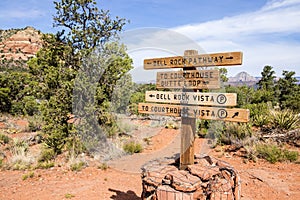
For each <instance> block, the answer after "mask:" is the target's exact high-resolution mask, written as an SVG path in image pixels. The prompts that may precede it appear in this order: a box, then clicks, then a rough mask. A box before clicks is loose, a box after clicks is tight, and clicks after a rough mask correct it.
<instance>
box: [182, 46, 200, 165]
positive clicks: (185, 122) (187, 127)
mask: <svg viewBox="0 0 300 200" xmlns="http://www.w3.org/2000/svg"><path fill="white" fill-rule="evenodd" d="M197 54H198V51H196V50H185V51H184V56H191V55H197ZM183 70H196V68H195V67H189V68H184V69H183ZM183 90H184V91H183V92H190V91H193V90H186V89H183ZM196 91H197V90H196ZM195 135H196V118H189V117H184V116H182V117H181V148H180V166H179V168H180V169H181V170H185V169H186V168H187V166H188V165H192V164H194V153H195V150H194V143H195Z"/></svg>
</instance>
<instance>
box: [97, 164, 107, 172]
mask: <svg viewBox="0 0 300 200" xmlns="http://www.w3.org/2000/svg"><path fill="white" fill-rule="evenodd" d="M108 168H109V166H108V165H107V164H106V163H102V164H101V165H99V166H98V169H101V170H103V171H105V170H107V169H108Z"/></svg>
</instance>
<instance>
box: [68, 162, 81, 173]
mask: <svg viewBox="0 0 300 200" xmlns="http://www.w3.org/2000/svg"><path fill="white" fill-rule="evenodd" d="M84 167H85V163H84V162H83V161H79V162H75V163H72V164H71V165H70V169H71V170H72V171H80V170H82V169H83V168H84Z"/></svg>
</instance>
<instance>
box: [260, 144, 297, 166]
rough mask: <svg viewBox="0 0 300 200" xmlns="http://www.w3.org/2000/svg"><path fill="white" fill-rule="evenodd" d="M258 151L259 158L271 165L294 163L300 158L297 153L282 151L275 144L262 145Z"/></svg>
mask: <svg viewBox="0 0 300 200" xmlns="http://www.w3.org/2000/svg"><path fill="white" fill-rule="evenodd" d="M256 150H257V152H258V156H259V157H261V158H264V159H266V160H267V161H269V162H270V163H276V162H282V161H290V162H294V161H296V160H297V159H298V156H299V153H298V152H296V151H289V150H287V149H281V148H279V147H278V146H277V145H274V144H260V145H257V146H256Z"/></svg>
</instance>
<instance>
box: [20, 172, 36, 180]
mask: <svg viewBox="0 0 300 200" xmlns="http://www.w3.org/2000/svg"><path fill="white" fill-rule="evenodd" d="M33 177H34V172H28V173H27V174H23V175H22V180H23V181H25V180H26V179H28V178H33Z"/></svg>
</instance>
